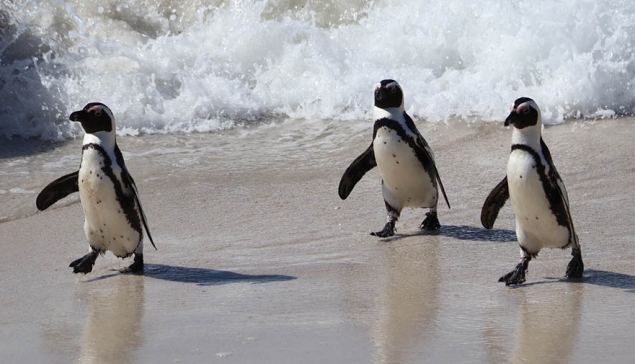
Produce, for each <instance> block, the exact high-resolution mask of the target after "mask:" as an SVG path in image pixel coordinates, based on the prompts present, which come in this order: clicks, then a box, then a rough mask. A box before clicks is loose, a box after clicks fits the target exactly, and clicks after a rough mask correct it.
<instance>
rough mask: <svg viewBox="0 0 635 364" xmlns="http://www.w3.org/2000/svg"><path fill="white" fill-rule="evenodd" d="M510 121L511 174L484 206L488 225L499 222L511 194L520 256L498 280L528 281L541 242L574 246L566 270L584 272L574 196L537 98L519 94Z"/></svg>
mask: <svg viewBox="0 0 635 364" xmlns="http://www.w3.org/2000/svg"><path fill="white" fill-rule="evenodd" d="M509 125H513V126H514V131H513V133H512V148H511V153H510V155H509V160H508V162H507V176H505V178H503V180H502V181H501V182H500V183H499V184H498V185H497V186H496V187H494V189H493V190H492V192H491V193H490V194H489V196H487V199H486V200H485V203H484V204H483V209H482V211H481V223H482V224H483V226H484V227H485V228H487V229H491V228H492V227H493V226H494V222H495V221H496V217H497V216H498V212H499V211H500V209H501V208H502V207H503V205H504V204H505V201H507V199H508V198H509V199H511V201H512V207H513V209H514V214H515V215H516V236H517V238H518V244H519V245H520V262H519V263H518V265H517V266H516V268H515V269H514V270H513V271H511V272H509V273H507V274H505V275H504V276H502V277H501V278H500V279H499V282H505V284H506V285H512V284H521V283H523V282H525V274H526V273H527V268H528V266H529V261H530V260H531V259H532V258H534V257H536V256H537V255H538V252H540V249H542V248H560V249H565V248H569V247H571V249H572V252H571V255H572V256H573V258H572V259H571V261H570V262H569V265H568V266H567V272H566V276H567V277H570V278H580V277H582V272H583V271H584V264H583V262H582V252H581V250H580V243H579V241H578V236H577V235H576V233H575V229H574V228H573V221H572V220H571V213H570V211H569V197H568V196H567V190H566V189H565V187H564V183H563V182H562V179H561V178H560V175H559V174H558V171H557V170H556V166H555V165H554V164H553V160H552V159H551V153H550V152H549V149H548V148H547V145H546V144H545V142H544V141H543V140H542V119H541V116H540V109H539V108H538V105H537V104H536V102H535V101H534V100H532V99H530V98H527V97H521V98H519V99H517V100H516V101H515V102H514V106H513V107H512V111H511V113H510V114H509V116H508V117H507V119H506V120H505V126H509Z"/></svg>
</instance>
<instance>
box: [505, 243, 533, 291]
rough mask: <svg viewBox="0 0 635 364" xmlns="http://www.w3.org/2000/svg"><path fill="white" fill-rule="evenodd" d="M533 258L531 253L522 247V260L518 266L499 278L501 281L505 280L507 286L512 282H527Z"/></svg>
mask: <svg viewBox="0 0 635 364" xmlns="http://www.w3.org/2000/svg"><path fill="white" fill-rule="evenodd" d="M530 260H531V254H528V253H527V252H526V251H525V250H524V249H522V247H521V249H520V262H518V264H517V265H516V268H514V270H512V271H511V272H509V273H507V274H505V275H504V276H502V277H500V278H499V279H498V281H499V282H505V285H506V286H510V285H512V284H522V283H524V282H525V275H526V274H527V269H528V268H529V261H530Z"/></svg>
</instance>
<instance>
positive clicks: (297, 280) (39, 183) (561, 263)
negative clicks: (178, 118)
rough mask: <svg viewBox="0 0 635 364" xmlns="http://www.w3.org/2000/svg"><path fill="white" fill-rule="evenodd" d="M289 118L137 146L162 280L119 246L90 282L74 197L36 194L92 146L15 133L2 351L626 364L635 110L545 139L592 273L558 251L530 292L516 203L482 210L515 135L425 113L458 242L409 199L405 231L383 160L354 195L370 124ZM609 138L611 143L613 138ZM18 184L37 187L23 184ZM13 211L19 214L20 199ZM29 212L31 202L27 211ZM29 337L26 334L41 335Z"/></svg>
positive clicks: (177, 358) (444, 220)
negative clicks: (494, 212)
mask: <svg viewBox="0 0 635 364" xmlns="http://www.w3.org/2000/svg"><path fill="white" fill-rule="evenodd" d="M293 123H295V124H288V123H286V122H283V123H272V124H269V125H261V126H259V127H254V128H243V129H240V130H232V131H227V132H218V133H209V134H192V135H166V136H161V135H151V136H141V137H124V138H119V139H118V141H119V145H120V147H121V149H122V150H123V152H124V156H125V158H126V163H127V165H128V167H129V169H130V171H131V173H132V174H133V176H134V177H135V179H136V181H137V186H138V188H139V192H140V195H141V199H142V201H143V205H144V208H145V209H146V214H147V217H148V220H149V223H150V227H151V229H152V233H153V236H154V238H155V241H156V243H157V247H158V249H159V250H158V251H154V250H152V248H151V247H150V246H149V245H148V246H146V252H145V253H146V254H145V258H146V264H147V265H146V270H145V274H144V276H129V275H122V274H119V273H118V272H116V271H113V268H119V267H123V266H126V265H128V264H129V262H127V261H126V262H122V261H121V260H118V259H116V258H114V257H113V256H112V255H111V254H110V253H107V254H106V255H105V256H104V257H100V258H98V259H97V263H96V265H95V268H94V271H93V272H92V273H90V274H88V275H85V276H83V275H82V276H74V275H73V274H72V273H71V272H70V270H69V268H67V265H68V263H69V262H70V261H71V260H73V259H74V258H76V257H78V256H80V255H81V254H84V253H85V249H86V245H85V237H84V236H83V230H82V224H83V217H82V211H81V208H80V207H79V206H78V204H77V203H76V201H77V200H76V199H77V197H72V198H71V199H69V200H68V201H66V202H65V203H62V204H61V205H59V206H58V205H55V206H54V207H52V208H51V209H49V210H47V211H44V212H38V213H35V211H34V210H35V207H34V199H35V196H36V194H37V192H39V190H40V189H41V188H42V187H43V186H44V185H46V183H48V182H50V181H51V180H53V179H54V178H57V177H59V176H61V175H63V174H65V173H68V172H71V171H72V170H73V169H75V168H77V166H78V164H79V153H80V149H79V145H80V144H81V142H80V140H71V141H68V142H66V143H64V144H56V145H52V144H42V143H35V142H33V143H32V144H30V143H31V142H26V143H19V142H12V143H15V144H11V145H12V147H11V148H9V150H8V151H6V152H3V153H5V154H3V155H7V156H9V157H5V158H4V159H3V162H6V163H5V164H6V166H7V168H6V169H4V170H3V173H5V174H3V175H0V178H1V179H0V189H2V190H3V191H8V192H5V193H2V194H0V199H2V200H1V202H2V203H1V204H0V206H2V207H1V208H2V209H3V210H2V214H3V215H4V216H8V217H7V218H5V221H3V222H1V223H0V237H1V238H0V239H1V241H0V243H1V244H2V246H3V247H4V248H5V250H4V252H3V254H2V255H0V274H2V276H3V277H4V278H3V281H2V283H1V284H0V305H1V306H2V308H3V309H2V310H0V352H1V353H2V354H3V355H2V356H3V358H5V359H6V360H8V362H31V363H45V362H46V363H68V362H80V363H88V362H100V363H173V362H214V363H215V362H219V363H221V362H222V363H246V362H247V363H253V362H258V363H280V362H287V363H295V362H302V363H356V362H359V363H369V362H372V363H421V362H429V363H438V362H471V363H492V362H493V363H499V362H513V363H516V362H540V363H551V362H553V363H556V362H557V363H562V362H569V363H597V362H606V363H623V362H629V361H630V360H631V358H632V357H633V356H634V355H635V349H634V348H633V347H632V345H630V343H631V342H632V341H633V340H634V339H635V329H634V328H633V325H632V322H633V320H635V316H634V314H633V310H632V309H631V307H632V299H633V294H634V293H635V271H633V268H632V267H633V263H635V252H634V251H633V249H632V240H633V236H634V235H635V206H634V205H633V204H632V199H633V197H634V195H633V193H632V190H631V182H632V181H633V177H635V167H631V166H630V161H632V160H634V159H633V158H635V150H633V148H632V145H631V140H633V137H635V126H634V125H635V124H633V120H632V119H619V120H606V121H599V122H579V121H571V122H567V123H565V124H563V125H558V126H553V127H548V128H546V129H545V131H544V138H545V142H546V143H547V144H548V145H549V147H550V149H551V152H552V155H553V158H554V161H555V163H556V165H557V167H558V170H559V172H560V174H561V175H562V177H563V179H564V181H565V183H566V185H567V189H568V192H569V198H570V200H571V206H572V214H573V218H574V222H575V224H576V229H577V231H578V234H579V235H580V241H581V245H582V252H583V257H584V259H585V266H586V269H587V270H586V272H585V276H584V278H583V280H581V281H579V282H569V281H567V280H564V279H563V278H562V276H563V275H564V271H565V269H566V265H567V263H568V261H569V259H570V255H569V254H570V252H569V251H560V250H544V251H542V252H541V253H540V256H539V258H538V259H536V260H533V261H532V262H531V263H530V266H529V272H528V276H527V282H526V284H524V285H522V286H520V287H517V288H509V287H505V286H504V285H502V284H500V283H497V282H496V280H497V279H498V277H499V276H500V275H502V274H503V273H505V272H507V271H508V270H510V269H511V268H513V266H514V265H515V264H516V262H517V259H518V248H517V245H516V241H515V234H514V231H513V229H514V222H513V214H512V212H511V208H510V207H509V206H506V207H505V208H504V209H503V210H502V211H501V214H500V216H499V218H498V220H497V222H496V225H495V229H494V230H491V231H488V230H485V229H483V228H482V227H481V226H480V223H479V213H480V207H481V204H482V202H483V200H484V198H485V196H487V193H488V192H489V191H490V189H491V188H493V187H494V186H495V185H496V183H498V181H499V180H500V179H501V178H502V177H503V174H504V171H505V163H506V159H507V154H508V151H509V142H510V139H511V135H510V133H511V131H510V130H509V129H506V128H504V127H502V126H500V125H494V124H487V123H480V124H478V123H477V124H470V125H468V124H462V123H460V122H456V123H454V122H452V123H449V124H448V125H446V124H428V123H421V124H420V125H419V126H420V130H421V132H422V134H424V136H426V138H427V140H428V142H429V143H430V145H431V146H432V148H433V149H434V151H435V154H436V158H437V162H438V165H439V172H440V174H441V177H442V179H443V182H444V185H445V187H446V190H447V192H448V197H449V199H450V203H451V204H452V209H451V210H448V209H447V208H446V207H444V206H440V208H439V219H440V221H441V224H442V225H443V227H442V229H441V231H440V232H439V234H436V235H425V234H421V233H420V232H419V230H418V225H419V223H420V222H421V220H422V219H423V218H424V216H423V213H424V211H423V210H406V211H404V213H403V215H402V219H401V220H400V221H399V222H398V224H397V229H398V234H397V235H396V236H395V237H393V238H390V239H377V238H375V237H371V236H370V235H369V234H368V231H369V230H375V229H378V228H380V227H381V226H382V225H383V223H384V221H385V220H384V219H385V212H384V211H383V202H382V200H381V194H380V186H379V176H378V173H377V171H371V172H369V173H368V174H367V176H365V177H364V178H363V179H362V180H361V181H360V183H359V184H358V185H357V186H356V188H355V190H354V191H353V192H352V194H351V196H350V197H349V198H348V199H347V200H346V201H341V200H340V199H339V197H338V196H337V184H338V182H339V178H340V176H341V173H342V172H343V171H344V169H345V168H346V167H347V166H348V164H349V163H350V162H351V161H352V160H353V159H354V158H355V157H357V155H358V154H359V153H361V152H362V151H363V150H364V149H365V148H366V147H367V146H368V144H369V142H370V135H371V128H370V125H368V122H366V121H360V122H354V123H341V124H339V123H337V122H333V123H328V124H324V125H325V126H324V127H323V129H321V130H318V131H316V130H311V129H309V128H312V127H315V125H319V124H316V123H310V122H306V123H305V124H302V122H298V121H297V120H295V121H293ZM598 135H601V136H602V137H601V138H598V137H597V136H598ZM18 188H20V189H23V190H24V191H30V193H18V192H10V191H11V190H14V191H19V190H17V189H18ZM7 206H8V207H7ZM20 209H23V210H20ZM27 342H28V343H29V344H28V345H26V344H25V343H27Z"/></svg>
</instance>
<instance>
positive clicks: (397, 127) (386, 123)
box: [373, 118, 434, 180]
mask: <svg viewBox="0 0 635 364" xmlns="http://www.w3.org/2000/svg"><path fill="white" fill-rule="evenodd" d="M382 127H386V128H388V129H391V130H394V131H395V132H396V133H397V135H398V136H399V137H400V138H401V140H403V141H404V142H405V143H406V144H408V146H409V147H410V149H412V151H413V152H414V154H415V156H417V159H418V160H419V162H421V165H423V168H424V169H425V171H426V172H427V173H428V174H431V173H430V171H431V170H432V166H433V164H432V160H431V159H430V157H429V156H428V154H427V153H426V152H425V150H424V149H423V147H421V146H420V145H419V144H418V143H417V140H416V139H415V138H413V137H412V136H410V135H408V133H406V130H405V129H404V128H403V127H402V126H401V124H399V122H398V121H395V120H392V119H388V118H381V119H377V120H375V126H374V128H373V143H374V141H375V138H376V137H377V131H378V130H379V129H380V128H382ZM433 180H434V179H433Z"/></svg>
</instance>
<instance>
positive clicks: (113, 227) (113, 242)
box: [36, 102, 156, 274]
mask: <svg viewBox="0 0 635 364" xmlns="http://www.w3.org/2000/svg"><path fill="white" fill-rule="evenodd" d="M70 120H71V121H75V122H79V123H81V125H82V128H83V129H84V131H85V135H84V140H83V146H82V160H81V163H80V167H79V170H78V171H75V172H73V173H70V174H67V175H65V176H62V177H60V178H58V179H56V180H55V181H53V182H51V183H50V184H49V185H47V186H46V187H45V188H44V189H43V190H42V192H40V194H39V195H38V196H37V199H36V206H37V208H38V209H39V210H40V211H43V210H46V209H47V208H48V207H49V206H51V205H52V204H54V203H55V202H57V201H59V200H60V199H62V198H64V197H66V196H68V195H69V194H71V193H74V192H78V191H79V197H80V201H81V205H82V208H83V210H84V216H85V220H84V232H85V233H86V237H87V238H88V245H89V251H88V254H86V255H84V256H83V257H81V258H79V259H76V260H74V261H73V262H72V263H71V264H70V267H71V268H73V273H84V274H86V273H89V272H91V271H92V269H93V265H94V264H95V260H96V259H97V256H98V255H99V254H102V255H103V254H104V253H105V252H106V251H111V252H112V253H113V254H114V255H115V256H117V257H119V258H127V257H129V256H130V255H132V254H134V262H133V263H132V264H131V265H130V266H129V267H128V268H127V269H125V270H124V272H130V273H138V272H142V271H143V230H142V227H141V225H142V224H143V227H144V228H145V231H146V234H147V235H148V238H149V239H150V242H151V243H152V246H153V247H154V248H155V249H156V245H154V240H153V239H152V235H151V234H150V230H149V229H148V223H147V219H146V216H145V213H144V212H143V208H142V207H141V201H140V200H139V193H138V192H137V187H136V185H135V182H134V179H132V176H131V175H130V173H129V172H128V169H127V168H126V165H125V163H124V159H123V155H122V153H121V150H120V149H119V146H118V145H117V142H116V140H115V137H116V132H115V118H114V116H113V114H112V111H110V109H109V108H108V107H107V106H106V105H104V104H102V103H99V102H92V103H89V104H87V105H86V106H84V108H83V109H82V110H79V111H75V112H73V113H71V115H70Z"/></svg>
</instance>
